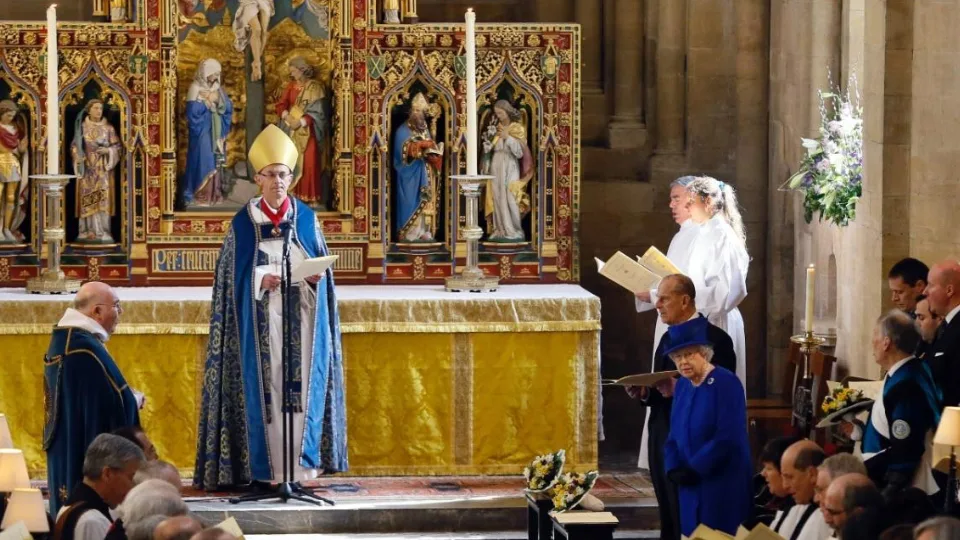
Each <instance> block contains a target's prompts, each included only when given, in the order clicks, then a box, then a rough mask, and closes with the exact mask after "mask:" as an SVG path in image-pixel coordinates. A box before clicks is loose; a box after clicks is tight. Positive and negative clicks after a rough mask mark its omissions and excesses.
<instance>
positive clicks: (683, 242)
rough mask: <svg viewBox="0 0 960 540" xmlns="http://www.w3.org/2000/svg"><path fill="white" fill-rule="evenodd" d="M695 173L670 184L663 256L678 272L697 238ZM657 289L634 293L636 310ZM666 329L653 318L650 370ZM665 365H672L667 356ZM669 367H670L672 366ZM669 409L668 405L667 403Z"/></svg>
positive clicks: (642, 464) (652, 301)
mask: <svg viewBox="0 0 960 540" xmlns="http://www.w3.org/2000/svg"><path fill="white" fill-rule="evenodd" d="M695 178H696V177H695V176H681V177H680V178H677V179H676V180H674V181H673V182H671V183H670V215H671V216H672V217H673V221H675V222H676V223H677V225H679V226H680V230H679V231H677V233H676V234H674V235H673V238H672V239H671V240H670V246H669V247H668V248H667V258H668V259H670V261H671V262H673V264H674V265H676V267H677V268H678V269H680V271H681V272H686V271H687V263H688V262H689V261H690V247H691V246H692V245H693V241H694V240H695V239H696V237H697V225H696V223H694V222H693V220H691V219H690V206H689V204H687V203H688V202H689V199H690V194H689V193H688V192H687V185H688V184H690V182H693V180H694V179H695ZM658 296H659V295H658V291H657V289H651V290H649V291H644V292H641V293H638V294H637V298H636V304H637V312H639V313H643V312H644V311H649V310H651V309H655V307H656V304H657V297H658ZM666 331H667V323H665V322H663V319H662V318H661V317H657V325H656V326H655V327H654V330H653V351H654V355H653V360H651V362H650V371H651V372H653V371H656V362H657V354H656V352H657V348H658V347H659V345H660V338H662V337H663V334H664V333H666ZM667 365H672V364H671V363H670V359H669V358H667ZM669 369H673V368H672V367H671V368H669ZM668 408H669V405H668ZM646 414H647V419H646V422H644V426H643V437H642V438H641V439H640V458H639V460H638V463H637V466H638V467H639V468H641V469H650V463H649V462H648V461H647V456H648V454H649V452H648V451H647V435H646V433H647V425H648V424H649V423H650V409H647V413H646Z"/></svg>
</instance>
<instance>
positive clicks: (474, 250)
mask: <svg viewBox="0 0 960 540" xmlns="http://www.w3.org/2000/svg"><path fill="white" fill-rule="evenodd" d="M450 180H452V181H453V182H454V183H455V184H456V185H457V186H458V187H459V190H460V192H461V193H463V196H464V197H465V198H466V200H467V211H466V216H467V226H466V228H464V229H463V237H464V238H466V239H467V264H466V266H465V267H464V269H463V272H461V273H460V274H456V272H454V275H453V276H450V277H448V278H447V279H446V289H447V290H448V291H453V292H460V291H470V292H492V291H495V290H497V288H498V287H499V286H500V280H499V279H498V278H496V277H495V276H485V275H483V270H481V269H480V266H479V253H478V246H477V242H478V241H479V240H480V237H482V236H483V229H481V228H480V225H479V224H478V223H477V217H478V215H479V212H480V188H481V187H482V186H483V184H484V183H485V182H488V181H490V180H493V177H492V176H484V175H469V174H460V175H453V176H451V177H450ZM454 245H456V242H454ZM453 260H454V267H456V260H457V259H456V257H454V259H453Z"/></svg>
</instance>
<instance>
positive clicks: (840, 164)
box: [786, 76, 863, 227]
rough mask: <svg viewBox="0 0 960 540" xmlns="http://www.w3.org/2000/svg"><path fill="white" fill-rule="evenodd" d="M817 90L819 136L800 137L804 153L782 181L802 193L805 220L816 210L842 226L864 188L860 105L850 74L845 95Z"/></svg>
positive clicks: (854, 79)
mask: <svg viewBox="0 0 960 540" xmlns="http://www.w3.org/2000/svg"><path fill="white" fill-rule="evenodd" d="M817 94H818V96H819V99H820V129H819V133H820V136H819V137H818V138H816V139H802V142H803V147H804V149H805V150H806V156H804V158H803V161H801V162H800V168H799V170H798V171H797V172H796V173H795V174H794V175H793V176H791V177H790V179H789V180H787V184H786V185H787V186H789V188H790V189H792V190H797V191H801V192H802V193H803V195H804V197H803V218H804V219H805V220H806V222H807V223H810V222H811V221H813V215H814V214H815V213H816V214H819V215H820V221H823V220H826V221H827V222H830V223H834V224H836V225H839V226H841V227H845V226H847V225H848V224H849V223H850V221H852V220H853V219H854V218H855V217H856V210H857V201H858V200H859V199H860V195H861V194H862V188H863V186H862V184H863V107H862V106H861V104H860V93H859V90H858V89H857V81H856V77H853V76H851V77H850V81H849V82H848V84H847V91H846V93H841V92H840V91H839V90H838V91H836V92H823V91H819V92H818V93H817Z"/></svg>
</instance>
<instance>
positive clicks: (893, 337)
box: [854, 310, 942, 496]
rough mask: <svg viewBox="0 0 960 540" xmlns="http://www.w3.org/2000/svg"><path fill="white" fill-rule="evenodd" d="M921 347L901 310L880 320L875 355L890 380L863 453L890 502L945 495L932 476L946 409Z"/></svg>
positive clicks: (870, 424)
mask: <svg viewBox="0 0 960 540" xmlns="http://www.w3.org/2000/svg"><path fill="white" fill-rule="evenodd" d="M919 341H920V335H919V334H918V333H917V330H916V328H915V327H914V325H913V320H912V319H911V318H910V317H909V316H908V315H907V314H905V313H903V312H902V311H899V310H894V311H891V312H890V313H887V314H886V315H884V316H882V317H880V319H879V320H878V321H877V324H876V326H875V327H874V329H873V355H874V358H875V359H876V362H877V364H879V365H880V368H881V369H883V371H885V372H886V377H885V378H884V381H883V390H882V392H881V396H882V397H881V399H877V400H876V401H875V402H874V403H873V409H871V411H870V416H869V418H868V419H867V424H866V428H865V429H864V430H863V432H864V433H863V442H862V446H861V450H862V452H863V459H864V464H866V466H867V472H868V475H869V476H870V478H871V479H872V480H873V481H874V482H875V483H876V484H877V486H879V487H880V488H881V489H883V492H884V495H887V496H889V495H892V494H893V493H896V492H897V491H900V490H902V489H905V488H908V487H911V486H913V487H917V488H920V489H922V490H923V491H925V492H926V493H927V494H928V495H933V494H934V493H937V492H938V491H939V490H940V488H939V486H937V483H936V481H935V480H934V477H933V473H932V461H933V458H932V452H933V444H932V440H933V432H934V430H936V428H937V424H939V423H940V411H941V410H942V405H941V399H940V392H939V390H938V388H937V385H936V383H935V382H934V379H933V376H932V375H931V373H930V369H929V368H928V367H927V365H926V364H925V363H924V362H923V361H922V360H919V359H917V358H916V357H914V356H913V351H915V350H916V348H917V343H918V342H919ZM857 431H859V428H857ZM857 435H859V433H855V434H854V437H855V438H858V437H857Z"/></svg>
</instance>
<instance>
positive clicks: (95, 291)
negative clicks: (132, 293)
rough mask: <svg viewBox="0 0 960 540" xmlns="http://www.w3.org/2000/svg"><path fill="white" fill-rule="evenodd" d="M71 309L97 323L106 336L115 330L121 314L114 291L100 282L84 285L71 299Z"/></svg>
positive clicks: (90, 282) (89, 282) (118, 301)
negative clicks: (105, 332)
mask: <svg viewBox="0 0 960 540" xmlns="http://www.w3.org/2000/svg"><path fill="white" fill-rule="evenodd" d="M73 309H75V310H77V311H79V312H80V313H83V314H84V315H86V316H87V317H90V318H91V319H93V320H95V321H97V322H98V323H99V324H100V326H102V327H103V329H104V330H106V331H107V334H108V335H109V334H113V331H114V330H116V329H117V323H118V322H120V313H121V312H122V309H121V308H120V298H119V297H118V296H117V293H116V291H114V290H113V287H111V286H109V285H107V284H106V283H104V282H102V281H88V282H87V283H84V284H83V285H82V286H81V287H80V290H79V291H77V296H76V297H74V299H73Z"/></svg>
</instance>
